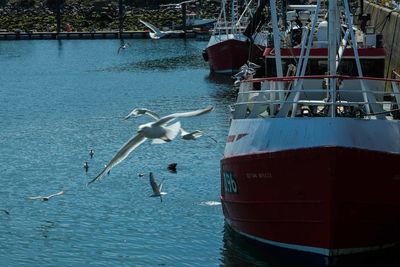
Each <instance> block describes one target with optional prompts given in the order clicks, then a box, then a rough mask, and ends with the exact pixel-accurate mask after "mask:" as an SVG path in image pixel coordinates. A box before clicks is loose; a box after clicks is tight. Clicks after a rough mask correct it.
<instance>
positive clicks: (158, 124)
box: [87, 106, 213, 185]
mask: <svg viewBox="0 0 400 267" xmlns="http://www.w3.org/2000/svg"><path fill="white" fill-rule="evenodd" d="M212 109H213V107H212V106H209V107H206V108H204V109H199V110H194V111H189V112H179V113H173V114H170V115H167V116H164V117H162V118H160V119H158V120H155V121H153V122H149V123H145V124H142V125H139V127H138V130H137V134H136V135H135V136H134V137H132V138H131V139H129V140H128V142H126V143H125V144H124V145H123V146H122V147H121V148H120V150H119V151H118V152H117V154H116V155H115V156H114V157H113V158H112V159H111V161H110V162H109V163H108V164H107V166H106V167H105V168H104V169H103V170H102V171H101V172H100V173H99V174H98V175H97V176H96V177H95V178H93V179H92V180H91V181H90V182H88V184H87V185H90V184H91V183H93V182H94V181H96V180H98V179H100V178H101V177H103V175H104V174H105V173H107V172H108V171H109V170H111V169H112V168H113V167H114V166H116V165H118V164H119V163H120V162H122V161H123V160H124V159H125V158H126V157H127V156H128V155H129V154H130V153H131V152H132V151H133V150H135V149H136V148H137V147H138V146H140V145H141V144H142V143H143V142H144V141H146V139H152V140H153V142H152V143H153V144H162V143H165V142H170V141H172V140H173V139H175V137H176V136H177V135H178V133H179V130H180V129H181V124H180V122H179V121H178V122H175V123H174V124H172V125H168V123H170V122H171V121H173V120H175V119H176V118H180V117H193V116H199V115H203V114H206V113H208V112H210V111H211V110H212Z"/></svg>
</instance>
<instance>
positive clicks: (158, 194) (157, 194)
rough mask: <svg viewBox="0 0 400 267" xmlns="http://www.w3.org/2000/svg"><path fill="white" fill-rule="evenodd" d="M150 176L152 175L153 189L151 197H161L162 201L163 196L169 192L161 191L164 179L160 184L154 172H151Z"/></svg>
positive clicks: (151, 183)
mask: <svg viewBox="0 0 400 267" xmlns="http://www.w3.org/2000/svg"><path fill="white" fill-rule="evenodd" d="M149 177H150V185H151V189H153V194H152V195H151V196H150V197H160V200H161V202H162V196H163V195H166V194H167V193H165V192H161V190H162V187H163V182H164V179H163V180H162V181H161V183H160V184H157V183H156V180H155V179H154V176H153V173H152V172H150V175H149Z"/></svg>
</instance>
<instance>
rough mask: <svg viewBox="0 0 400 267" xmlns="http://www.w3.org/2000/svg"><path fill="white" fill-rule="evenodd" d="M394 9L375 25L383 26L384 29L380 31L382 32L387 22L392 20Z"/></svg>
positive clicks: (377, 26)
mask: <svg viewBox="0 0 400 267" xmlns="http://www.w3.org/2000/svg"><path fill="white" fill-rule="evenodd" d="M393 11H394V10H392V11H390V12H389V13H388V14H387V15H386V17H385V18H384V19H383V20H382V21H381V22H380V23H378V24H377V25H376V26H375V28H376V29H378V28H379V27H381V26H382V29H381V30H380V32H379V33H382V31H383V29H384V28H385V25H386V23H387V22H388V21H389V20H390V15H391V14H392V12H393Z"/></svg>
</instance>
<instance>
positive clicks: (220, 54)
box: [205, 39, 264, 74]
mask: <svg viewBox="0 0 400 267" xmlns="http://www.w3.org/2000/svg"><path fill="white" fill-rule="evenodd" d="M263 50H264V48H263V47H261V48H260V47H257V46H254V45H253V47H252V50H251V55H250V61H252V60H254V59H255V58H258V57H261V56H262V54H263ZM205 52H206V54H207V60H208V64H209V66H210V70H211V71H212V72H216V73H224V74H235V73H236V72H238V71H239V69H240V67H241V66H243V65H244V64H245V63H246V62H247V60H249V43H248V42H245V41H241V40H236V39H229V40H226V41H222V42H219V43H217V44H214V45H212V46H209V47H207V48H206V50H205Z"/></svg>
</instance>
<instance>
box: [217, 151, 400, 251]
mask: <svg viewBox="0 0 400 267" xmlns="http://www.w3.org/2000/svg"><path fill="white" fill-rule="evenodd" d="M399 162H400V155H399V154H394V153H383V152H376V151H368V150H362V149H352V148H342V147H318V148H308V149H296V150H287V151H278V152H269V153H258V154H249V155H240V156H234V157H229V158H224V159H223V160H222V162H221V175H222V186H221V194H222V197H221V198H222V203H223V211H224V215H225V217H226V219H227V221H228V223H229V224H230V225H231V226H232V227H233V228H234V229H235V230H236V231H238V232H241V233H243V234H245V235H249V236H251V237H255V238H258V239H260V240H261V241H264V242H267V243H268V242H270V243H272V244H275V245H278V246H282V247H287V248H294V249H298V250H303V251H308V252H314V253H319V254H324V255H328V256H329V255H340V254H350V253H356V252H361V251H365V250H368V249H377V248H380V246H384V245H388V244H393V243H396V242H397V241H399V240H400V212H399V211H400V193H399V192H400V164H399Z"/></svg>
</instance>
